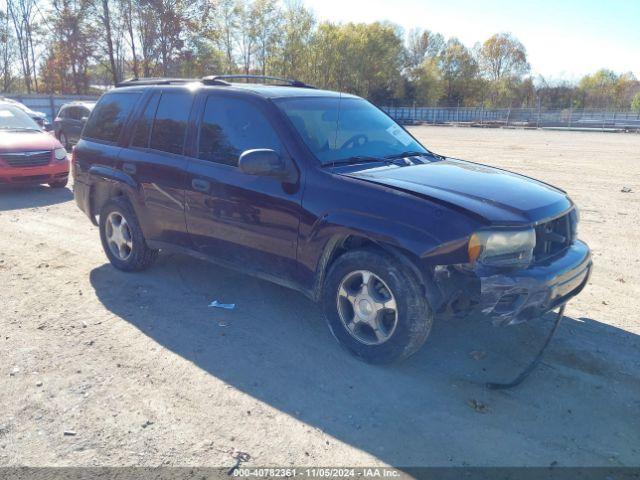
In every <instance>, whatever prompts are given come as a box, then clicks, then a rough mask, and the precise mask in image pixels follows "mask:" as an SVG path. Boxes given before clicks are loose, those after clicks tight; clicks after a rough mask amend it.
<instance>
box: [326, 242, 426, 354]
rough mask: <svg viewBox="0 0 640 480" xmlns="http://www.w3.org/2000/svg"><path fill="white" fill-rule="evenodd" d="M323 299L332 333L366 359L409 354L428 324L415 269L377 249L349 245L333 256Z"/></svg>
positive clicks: (421, 338) (343, 344)
mask: <svg viewBox="0 0 640 480" xmlns="http://www.w3.org/2000/svg"><path fill="white" fill-rule="evenodd" d="M322 303H323V309H324V314H325V317H326V319H327V322H328V324H329V328H330V329H331V332H332V333H333V335H334V337H336V339H337V340H338V342H340V344H341V345H342V346H344V347H345V348H346V349H347V350H349V351H350V352H351V353H352V354H353V355H355V356H356V357H358V358H360V359H362V360H364V361H366V362H369V363H378V364H382V363H391V362H394V361H399V360H402V359H405V358H407V357H408V356H410V355H412V354H414V353H415V352H417V351H418V350H419V349H420V347H421V346H422V345H423V344H424V342H425V340H426V339H427V336H428V335H429V331H430V329H431V325H432V323H433V313H432V311H431V308H430V307H429V304H428V302H427V299H426V297H425V295H424V292H423V291H422V288H421V285H420V283H419V282H418V280H417V278H416V276H415V274H414V273H413V272H412V271H411V269H410V268H408V267H406V266H405V265H403V264H401V263H400V262H398V261H397V260H396V259H395V258H393V257H392V256H391V255H389V254H387V253H386V252H382V251H380V252H379V251H374V250H353V251H350V252H347V253H345V254H344V255H341V256H340V257H338V259H337V260H336V261H335V262H334V264H333V265H332V266H331V268H330V270H329V272H328V273H327V277H326V280H325V283H324V289H323V292H322Z"/></svg>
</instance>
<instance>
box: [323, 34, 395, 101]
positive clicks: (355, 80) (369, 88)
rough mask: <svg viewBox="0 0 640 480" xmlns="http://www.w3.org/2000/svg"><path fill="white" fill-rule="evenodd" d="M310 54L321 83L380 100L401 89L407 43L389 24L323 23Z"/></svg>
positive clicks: (393, 94) (390, 96)
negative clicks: (405, 45) (405, 44)
mask: <svg viewBox="0 0 640 480" xmlns="http://www.w3.org/2000/svg"><path fill="white" fill-rule="evenodd" d="M311 56H312V67H311V71H312V75H313V78H315V79H316V83H317V84H318V85H319V86H323V87H325V88H332V89H335V90H343V91H348V92H353V93H356V94H358V95H361V96H364V97H368V98H370V99H371V100H373V101H374V102H379V103H382V102H385V101H389V100H390V99H392V98H395V97H396V96H397V94H398V92H399V89H400V88H401V84H402V76H401V70H402V65H403V60H404V46H403V43H402V38H401V37H400V36H399V33H398V31H397V29H396V28H395V27H394V26H392V25H390V24H382V23H377V22H376V23H372V24H364V23H358V24H354V23H349V24H346V25H337V24H333V23H329V22H325V23H322V24H320V25H319V27H318V30H317V32H316V34H315V35H314V36H313V39H312V41H311Z"/></svg>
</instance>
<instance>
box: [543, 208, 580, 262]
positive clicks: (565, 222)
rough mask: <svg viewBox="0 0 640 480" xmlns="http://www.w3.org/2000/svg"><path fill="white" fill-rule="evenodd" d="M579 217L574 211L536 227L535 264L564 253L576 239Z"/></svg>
mask: <svg viewBox="0 0 640 480" xmlns="http://www.w3.org/2000/svg"><path fill="white" fill-rule="evenodd" d="M577 223H578V217H577V213H576V211H575V209H574V210H571V211H570V212H569V213H567V214H565V215H562V216H561V217H558V218H554V219H553V220H549V221H548V222H544V223H541V224H539V225H537V226H536V248H535V249H534V250H533V258H534V261H535V262H539V261H542V260H545V259H547V258H549V257H552V256H554V255H555V254H557V253H560V252H562V251H563V250H564V249H565V248H567V247H568V246H569V245H571V244H572V243H573V241H574V240H575V238H576V232H577Z"/></svg>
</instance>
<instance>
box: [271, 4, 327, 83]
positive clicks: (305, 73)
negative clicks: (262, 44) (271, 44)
mask: <svg viewBox="0 0 640 480" xmlns="http://www.w3.org/2000/svg"><path fill="white" fill-rule="evenodd" d="M282 16H283V24H282V26H281V33H282V34H281V36H280V37H279V39H278V40H279V41H278V44H277V46H276V52H275V54H274V57H273V60H272V64H273V69H274V72H275V73H276V74H277V75H281V76H283V77H287V78H296V79H298V80H302V81H305V82H309V83H315V82H316V81H317V80H316V79H315V78H313V76H312V74H311V61H310V57H311V51H310V43H311V39H312V38H313V34H314V30H315V26H316V19H315V17H314V15H313V13H312V12H311V11H310V10H308V9H307V8H305V6H304V5H303V4H302V3H301V2H299V1H290V2H288V3H287V4H286V5H285V9H284V12H283V15H282Z"/></svg>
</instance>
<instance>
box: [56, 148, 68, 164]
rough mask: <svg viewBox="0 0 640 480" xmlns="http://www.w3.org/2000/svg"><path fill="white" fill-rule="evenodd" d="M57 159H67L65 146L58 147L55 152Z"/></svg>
mask: <svg viewBox="0 0 640 480" xmlns="http://www.w3.org/2000/svg"><path fill="white" fill-rule="evenodd" d="M53 154H54V156H55V157H56V160H58V161H60V162H61V161H62V160H66V159H67V151H66V150H65V149H64V148H56V149H55V150H54V152H53Z"/></svg>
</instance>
